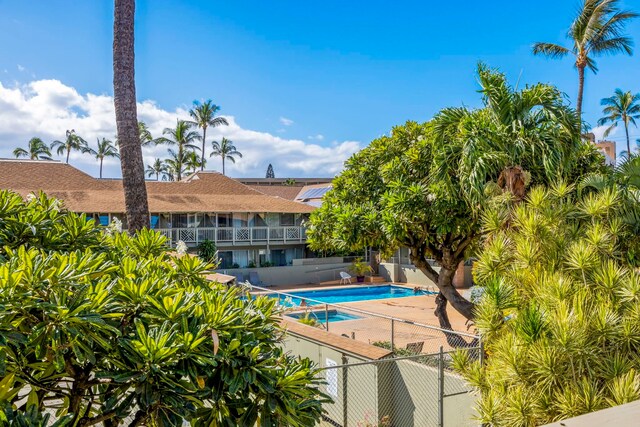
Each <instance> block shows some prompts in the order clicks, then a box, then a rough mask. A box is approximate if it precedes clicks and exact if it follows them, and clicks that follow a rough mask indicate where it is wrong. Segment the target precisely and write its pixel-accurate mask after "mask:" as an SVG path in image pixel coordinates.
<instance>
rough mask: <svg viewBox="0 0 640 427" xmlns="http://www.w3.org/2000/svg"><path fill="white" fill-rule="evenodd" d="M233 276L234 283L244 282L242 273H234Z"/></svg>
mask: <svg viewBox="0 0 640 427" xmlns="http://www.w3.org/2000/svg"><path fill="white" fill-rule="evenodd" d="M234 276H236V283H237V284H238V285H239V284H241V283H244V274H242V273H236V274H234Z"/></svg>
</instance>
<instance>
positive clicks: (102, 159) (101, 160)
mask: <svg viewBox="0 0 640 427" xmlns="http://www.w3.org/2000/svg"><path fill="white" fill-rule="evenodd" d="M103 161H104V157H103V158H101V159H100V179H102V162H103Z"/></svg>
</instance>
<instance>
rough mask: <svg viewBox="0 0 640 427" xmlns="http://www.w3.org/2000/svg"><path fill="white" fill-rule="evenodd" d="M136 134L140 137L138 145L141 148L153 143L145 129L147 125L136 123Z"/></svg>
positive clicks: (140, 122) (149, 133)
mask: <svg viewBox="0 0 640 427" xmlns="http://www.w3.org/2000/svg"><path fill="white" fill-rule="evenodd" d="M138 134H139V135H140V144H141V145H142V146H143V147H146V146H147V145H151V144H152V143H153V136H151V132H149V129H148V128H147V124H146V123H145V122H142V121H139V122H138Z"/></svg>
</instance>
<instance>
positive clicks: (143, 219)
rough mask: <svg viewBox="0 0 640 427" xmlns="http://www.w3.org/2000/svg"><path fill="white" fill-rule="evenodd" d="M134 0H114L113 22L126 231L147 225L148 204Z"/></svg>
mask: <svg viewBox="0 0 640 427" xmlns="http://www.w3.org/2000/svg"><path fill="white" fill-rule="evenodd" d="M134 15H135V0H115V8H114V22H113V98H114V105H115V110H116V126H117V129H118V142H119V143H120V167H121V169H122V186H123V187H124V202H125V208H126V212H127V222H128V226H129V230H130V231H132V232H136V231H138V230H140V229H142V228H145V227H146V228H148V227H149V205H148V201H147V187H146V186H145V180H144V163H143V160H142V147H141V145H140V134H139V130H138V117H137V111H136V84H135V53H134Z"/></svg>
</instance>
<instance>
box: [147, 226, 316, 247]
mask: <svg viewBox="0 0 640 427" xmlns="http://www.w3.org/2000/svg"><path fill="white" fill-rule="evenodd" d="M156 231H158V232H160V233H162V234H163V235H165V236H167V238H168V239H169V241H170V244H171V245H172V246H173V245H174V244H175V243H176V242H177V241H178V240H182V241H183V242H185V243H187V244H198V243H200V242H203V241H205V240H211V241H212V242H215V243H216V244H219V243H223V244H227V243H228V244H232V245H235V244H246V243H249V244H252V243H305V242H306V241H307V234H306V231H305V228H304V227H300V226H289V227H202V228H201V227H185V228H157V229H156Z"/></svg>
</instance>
